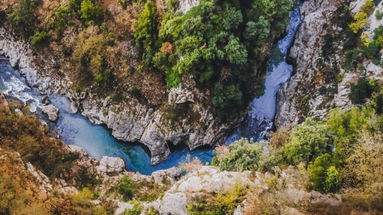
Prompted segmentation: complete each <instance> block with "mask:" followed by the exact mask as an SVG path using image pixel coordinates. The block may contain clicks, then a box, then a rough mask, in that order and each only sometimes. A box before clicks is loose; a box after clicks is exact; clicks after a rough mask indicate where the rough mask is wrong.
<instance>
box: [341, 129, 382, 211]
mask: <svg viewBox="0 0 383 215" xmlns="http://www.w3.org/2000/svg"><path fill="white" fill-rule="evenodd" d="M360 134H361V135H360V137H359V138H358V139H357V143H356V145H355V150H354V153H353V154H352V155H351V156H350V157H349V158H347V159H346V162H345V163H346V165H345V168H344V169H343V170H342V171H341V175H342V178H343V181H342V182H343V183H344V185H343V186H344V187H346V189H344V191H345V200H346V202H351V203H352V204H355V205H356V206H358V207H362V208H366V209H378V210H383V207H382V202H383V192H382V188H383V157H382V153H383V144H382V142H383V135H382V133H381V132H380V131H379V132H371V131H368V130H365V129H363V130H361V131H360Z"/></svg>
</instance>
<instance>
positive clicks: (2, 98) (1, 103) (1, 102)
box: [0, 92, 9, 109]
mask: <svg viewBox="0 0 383 215" xmlns="http://www.w3.org/2000/svg"><path fill="white" fill-rule="evenodd" d="M0 106H1V107H4V108H7V109H8V108H9V106H8V102H7V100H6V99H5V96H4V94H3V93H1V92H0Z"/></svg>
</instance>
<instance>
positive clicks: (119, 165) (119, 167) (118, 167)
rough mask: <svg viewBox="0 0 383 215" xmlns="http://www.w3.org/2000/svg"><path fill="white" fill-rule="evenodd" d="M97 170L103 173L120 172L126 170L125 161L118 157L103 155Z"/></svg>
mask: <svg viewBox="0 0 383 215" xmlns="http://www.w3.org/2000/svg"><path fill="white" fill-rule="evenodd" d="M97 170H98V171H99V172H102V173H120V172H122V171H124V170H125V162H124V160H122V159H121V158H117V157H106V156H104V157H102V159H101V161H100V165H99V166H98V167H97Z"/></svg>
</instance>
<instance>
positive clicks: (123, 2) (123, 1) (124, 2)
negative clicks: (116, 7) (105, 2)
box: [118, 0, 129, 10]
mask: <svg viewBox="0 0 383 215" xmlns="http://www.w3.org/2000/svg"><path fill="white" fill-rule="evenodd" d="M118 3H119V4H120V5H121V7H122V8H123V9H124V10H126V8H128V4H129V0H118Z"/></svg>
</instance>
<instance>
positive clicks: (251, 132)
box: [0, 7, 301, 174]
mask: <svg viewBox="0 0 383 215" xmlns="http://www.w3.org/2000/svg"><path fill="white" fill-rule="evenodd" d="M300 22H301V15H300V12H299V7H295V8H294V9H293V10H292V12H291V21H290V27H289V31H288V34H287V35H286V36H285V37H284V38H283V39H281V40H280V41H279V42H278V43H277V45H276V47H275V48H274V49H273V52H272V56H271V58H270V60H269V62H268V67H267V68H268V73H267V77H266V80H265V93H264V95H263V96H261V97H259V98H256V99H254V101H253V102H252V104H251V110H250V111H249V114H248V117H247V120H246V121H245V122H244V123H243V124H242V125H241V126H240V127H239V128H238V129H236V131H235V132H234V134H233V135H232V136H231V137H230V138H229V139H228V140H227V144H230V143H232V142H233V141H234V140H236V139H239V138H241V137H247V138H253V139H255V140H258V139H260V138H263V137H264V135H265V133H266V131H268V130H269V129H271V128H272V124H273V120H274V116H275V110H276V93H277V91H278V89H279V88H280V85H281V84H282V83H284V82H286V81H287V80H288V79H289V78H290V76H291V73H292V70H293V67H292V66H291V65H289V64H288V63H287V62H286V57H287V53H288V50H289V48H290V47H291V44H292V42H293V40H294V37H295V34H296V32H297V30H298V27H299V24H300ZM0 91H2V92H3V93H4V94H5V95H6V96H9V97H13V98H16V99H18V100H20V101H22V102H23V103H24V104H27V105H29V106H30V109H31V111H33V112H37V113H38V114H39V115H40V116H42V118H44V115H43V114H41V107H42V106H43V102H42V100H43V96H42V95H40V94H39V92H38V91H37V90H36V89H33V88H31V87H29V86H28V85H27V84H26V81H25V79H24V77H22V76H21V75H20V74H19V73H18V71H16V70H15V69H13V68H12V67H11V66H10V64H9V63H8V62H7V61H0ZM49 100H50V101H51V103H52V104H53V105H55V106H56V107H57V108H58V109H59V111H60V113H59V119H58V120H57V122H56V123H50V124H51V126H52V127H53V129H55V130H57V131H58V134H59V137H60V138H61V139H62V140H63V141H64V143H65V144H74V145H78V146H81V147H82V148H84V149H85V150H86V151H87V153H88V154H89V155H90V156H91V157H94V158H96V159H100V158H101V157H102V156H110V157H121V158H123V159H124V160H125V163H126V167H127V169H128V170H131V171H138V172H140V173H142V174H150V173H152V172H153V171H156V170H160V169H167V168H171V167H174V166H179V165H180V164H182V163H184V162H187V161H190V160H192V159H194V158H199V159H200V160H201V161H202V162H203V163H207V162H210V161H211V159H212V157H213V149H198V150H194V151H189V150H188V149H187V148H184V149H178V150H176V151H174V152H172V154H171V155H170V156H169V158H168V159H167V160H166V161H163V162H161V163H160V164H158V165H156V166H152V165H151V163H150V156H149V155H148V153H147V152H146V151H145V149H144V148H143V146H141V145H137V144H132V143H122V142H119V141H117V140H116V139H115V138H113V137H112V136H111V132H110V131H109V130H108V129H106V128H105V127H103V126H100V125H95V124H92V123H91V122H90V121H89V120H88V119H87V118H85V117H83V116H82V115H80V114H73V113H71V112H70V102H69V101H68V99H67V98H65V97H63V96H59V95H51V96H49ZM45 120H46V119H45Z"/></svg>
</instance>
